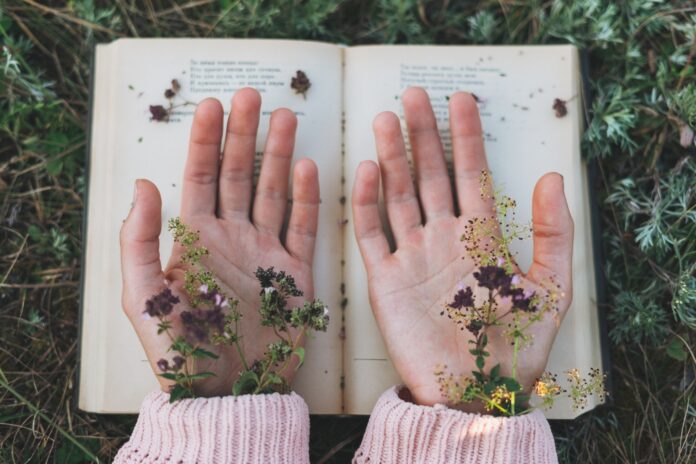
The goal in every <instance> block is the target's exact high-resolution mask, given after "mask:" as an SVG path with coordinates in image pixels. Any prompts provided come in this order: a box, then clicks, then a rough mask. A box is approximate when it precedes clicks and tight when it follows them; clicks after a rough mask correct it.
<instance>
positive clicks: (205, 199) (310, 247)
mask: <svg viewBox="0 0 696 464" xmlns="http://www.w3.org/2000/svg"><path fill="white" fill-rule="evenodd" d="M260 107H261V97H260V95H259V93H258V92H257V91H256V90H253V89H242V90H239V91H238V92H237V93H235V95H234V98H233V100H232V109H231V112H230V117H229V122H228V125H227V131H226V135H225V141H224V146H223V149H222V160H220V158H221V153H220V147H221V143H222V138H223V137H222V136H223V124H222V122H223V109H222V105H221V104H220V102H218V101H217V100H214V99H206V100H203V101H202V102H201V103H200V104H199V105H198V107H197V108H196V113H195V116H194V118H193V125H192V128H191V138H190V145H189V153H188V158H187V161H186V168H185V169H184V181H183V192H182V201H181V219H182V221H183V222H184V223H185V224H186V225H188V226H190V228H191V229H192V230H194V231H199V232H200V245H204V246H206V247H207V248H208V250H209V251H210V254H209V256H207V257H205V258H204V260H203V264H204V265H205V266H206V267H207V268H208V269H209V270H210V271H212V272H213V274H214V275H215V276H216V277H217V280H218V283H219V284H220V285H221V288H222V290H223V291H224V292H225V294H226V295H227V296H229V297H234V298H237V299H238V300H239V306H238V309H239V311H240V312H241V313H242V314H243V317H242V319H241V321H240V332H241V334H242V336H243V337H244V338H243V339H242V343H243V345H244V348H245V354H246V358H247V360H248V362H249V363H251V362H253V361H254V360H256V359H260V358H262V357H263V355H264V352H265V350H266V346H267V344H268V343H269V342H271V341H274V340H276V338H277V337H276V336H275V334H274V332H273V329H272V328H269V327H261V325H260V319H259V318H260V316H259V313H258V308H259V305H260V296H259V291H260V288H259V283H258V281H257V279H256V277H255V275H254V272H255V271H256V269H257V267H259V266H260V267H264V268H267V267H270V266H275V268H276V269H277V270H283V271H286V272H287V273H289V274H291V275H292V276H293V277H294V278H295V280H296V282H297V287H298V288H299V289H300V290H302V291H304V298H306V299H311V298H312V297H313V294H314V288H313V280H312V258H313V255H314V242H315V237H316V232H317V221H318V211H319V180H318V174H317V168H316V165H315V164H314V162H312V161H311V160H306V159H305V160H300V161H298V162H297V163H296V165H295V169H294V173H293V190H292V200H293V201H292V211H291V214H290V222H289V225H288V230H287V235H286V237H285V240H284V241H281V235H280V234H281V228H282V225H283V220H284V218H285V210H286V208H287V205H288V198H287V192H288V177H289V175H290V166H291V162H292V152H293V147H294V143H295V129H296V127H297V118H296V117H295V115H294V114H293V113H292V112H291V111H290V110H288V109H278V110H276V111H274V112H273V114H272V115H271V121H270V129H269V132H268V138H267V140H266V148H265V151H264V155H263V161H262V167H261V174H260V177H259V181H258V185H257V187H256V192H255V195H254V196H253V198H252V194H253V191H254V189H253V168H254V155H255V148H256V135H257V130H258V125H259V113H260ZM135 197H136V198H135V200H134V205H133V208H132V209H131V211H130V213H129V215H128V218H127V219H126V221H125V223H124V224H123V227H122V228H121V269H122V274H123V295H122V304H123V309H124V310H125V312H126V314H127V315H128V317H129V319H130V321H131V323H132V324H133V327H134V328H135V330H136V332H137V334H138V337H139V338H140V342H141V343H142V345H143V347H144V348H145V353H146V354H147V357H148V360H149V361H150V365H151V366H152V369H153V371H154V372H155V374H158V373H160V370H159V369H158V367H157V361H158V360H159V359H161V358H165V359H167V358H171V355H172V353H167V350H168V348H169V346H170V344H171V341H170V340H169V338H168V337H167V336H166V335H164V334H162V335H157V322H158V321H157V319H154V318H152V319H147V318H146V317H144V314H143V311H144V309H145V302H146V301H147V300H148V299H149V298H151V297H152V296H153V295H155V294H158V293H159V292H160V291H161V290H162V289H163V288H164V286H165V283H164V282H165V279H166V280H167V281H168V282H169V285H170V287H171V288H172V290H173V291H174V294H175V295H177V296H179V298H180V300H181V302H180V303H179V304H178V305H177V306H176V308H175V313H174V314H177V313H178V312H180V311H181V310H184V309H189V307H188V303H187V299H186V295H185V291H184V290H183V288H182V286H183V282H184V271H185V269H186V267H185V266H184V265H183V264H182V263H181V262H180V257H181V253H182V248H181V246H180V245H178V244H175V246H174V250H173V253H172V256H171V258H170V260H169V263H168V264H167V266H166V267H165V268H164V269H163V268H162V264H161V262H160V256H159V235H160V232H161V224H162V200H161V197H160V194H159V191H158V190H157V187H155V185H154V184H153V183H152V182H150V181H147V180H138V181H136V193H135ZM290 303H293V302H292V301H291V302H290ZM172 319H173V320H174V327H173V331H174V334H175V335H178V334H180V333H182V327H181V323H180V321H179V318H178V317H174V318H172ZM207 349H209V350H210V351H215V352H218V353H219V355H220V357H219V358H218V359H217V360H214V361H212V360H206V362H198V363H197V364H196V366H197V369H196V370H197V371H198V372H201V371H212V372H213V373H215V374H216V376H215V377H212V378H208V379H205V380H202V381H199V382H198V383H197V385H196V390H197V393H198V394H200V395H201V396H218V395H219V396H224V395H229V394H231V392H232V385H233V383H234V382H235V381H236V380H237V377H238V374H239V372H240V371H241V370H242V364H241V360H240V358H239V357H238V356H237V353H236V352H235V349H234V347H232V346H228V345H224V346H221V347H207ZM201 361H202V360H201ZM287 372H288V375H292V373H293V372H294V369H288V370H287ZM157 378H158V380H159V382H160V384H161V386H162V389H163V390H164V391H169V387H170V386H171V383H170V381H167V380H165V379H163V378H162V377H159V376H158V377H157ZM288 380H290V379H288Z"/></svg>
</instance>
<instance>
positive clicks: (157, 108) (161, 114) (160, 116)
mask: <svg viewBox="0 0 696 464" xmlns="http://www.w3.org/2000/svg"><path fill="white" fill-rule="evenodd" d="M150 120H151V121H165V122H166V121H168V120H169V110H167V109H166V108H165V107H164V106H162V105H150Z"/></svg>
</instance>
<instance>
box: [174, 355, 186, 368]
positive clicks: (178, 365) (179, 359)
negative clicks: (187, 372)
mask: <svg viewBox="0 0 696 464" xmlns="http://www.w3.org/2000/svg"><path fill="white" fill-rule="evenodd" d="M172 361H174V367H172V370H174V371H178V370H179V369H181V366H183V365H184V363H185V362H186V360H185V359H184V358H183V357H181V356H179V355H176V356H174V357H173V358H172Z"/></svg>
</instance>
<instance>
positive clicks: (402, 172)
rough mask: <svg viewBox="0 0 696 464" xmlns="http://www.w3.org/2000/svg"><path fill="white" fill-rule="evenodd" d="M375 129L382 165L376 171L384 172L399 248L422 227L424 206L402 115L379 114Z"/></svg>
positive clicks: (387, 203) (390, 221)
mask: <svg viewBox="0 0 696 464" xmlns="http://www.w3.org/2000/svg"><path fill="white" fill-rule="evenodd" d="M373 129H374V132H375V142H376V144H377V158H378V160H379V166H380V167H379V169H377V171H376V172H377V173H378V174H379V172H380V171H381V173H382V181H383V182H384V201H385V203H386V208H387V217H388V218H389V224H390V225H391V229H392V233H393V234H394V238H395V239H396V243H397V246H398V244H399V243H400V242H402V241H403V240H404V239H405V237H406V236H408V234H409V233H410V232H411V231H412V230H413V229H415V228H420V227H421V225H422V220H421V212H420V205H419V204H418V198H417V197H416V191H415V189H414V187H413V181H412V180H411V172H410V170H409V167H408V160H407V158H406V147H405V145H404V137H403V135H402V134H401V126H400V124H399V118H398V116H396V115H395V114H394V113H390V112H384V113H380V114H378V115H377V117H376V118H375V121H374V123H373ZM364 169H370V170H371V169H372V168H364ZM367 172H369V173H372V172H373V171H367ZM356 185H357V184H356ZM377 185H378V186H379V179H378V181H377ZM380 227H381V225H380Z"/></svg>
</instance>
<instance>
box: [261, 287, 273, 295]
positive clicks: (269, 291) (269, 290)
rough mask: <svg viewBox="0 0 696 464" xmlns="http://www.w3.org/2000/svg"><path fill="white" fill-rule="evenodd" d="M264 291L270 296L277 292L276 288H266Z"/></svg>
mask: <svg viewBox="0 0 696 464" xmlns="http://www.w3.org/2000/svg"><path fill="white" fill-rule="evenodd" d="M263 291H264V292H265V293H266V295H268V294H269V293H273V292H275V287H266V288H264V289H263Z"/></svg>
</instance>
